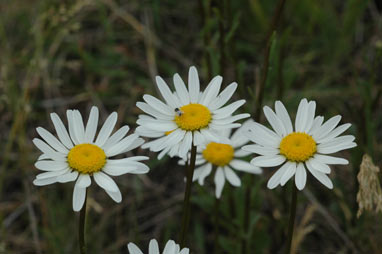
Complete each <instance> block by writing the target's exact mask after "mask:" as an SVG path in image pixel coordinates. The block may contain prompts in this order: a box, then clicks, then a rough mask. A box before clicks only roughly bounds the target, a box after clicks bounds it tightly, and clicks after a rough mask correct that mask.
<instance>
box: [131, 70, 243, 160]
mask: <svg viewBox="0 0 382 254" xmlns="http://www.w3.org/2000/svg"><path fill="white" fill-rule="evenodd" d="M222 80H223V79H222V77H221V76H216V77H214V78H213V79H212V80H211V82H210V83H209V84H208V86H207V88H206V89H205V90H204V92H201V91H200V84H199V76H198V72H197V70H196V68H195V67H191V68H190V70H189V73H188V90H187V89H186V86H185V84H184V82H183V80H182V79H181V78H180V76H179V75H178V74H175V75H174V85H175V92H172V91H171V90H170V89H169V87H168V86H167V84H166V83H165V81H164V80H163V79H162V78H161V77H159V76H157V77H156V83H157V86H158V89H159V91H160V93H161V95H162V96H163V98H164V100H165V102H162V101H161V100H158V99H157V98H155V97H153V96H151V95H147V94H146V95H144V96H143V100H144V101H145V102H138V103H137V107H138V108H140V109H141V110H142V111H143V112H145V113H146V114H148V115H140V116H139V119H138V121H137V124H138V125H140V126H139V127H138V128H137V133H139V134H140V135H141V136H143V137H148V138H154V139H155V140H153V141H151V142H148V143H146V144H144V145H143V146H142V148H150V150H152V151H154V152H159V151H162V152H161V153H160V154H159V158H161V157H163V156H164V155H165V154H167V153H169V154H170V155H178V156H180V157H184V156H186V155H187V152H188V151H189V150H190V148H191V145H192V144H194V145H196V146H197V145H200V144H203V143H205V142H207V141H215V142H219V141H220V138H219V136H218V135H217V134H216V132H217V131H220V130H222V129H229V128H236V127H240V124H239V123H235V121H237V120H239V119H243V118H247V117H249V114H239V115H235V116H232V113H233V112H234V111H236V110H237V109H238V108H239V107H240V106H242V105H243V104H244V103H245V100H239V101H236V102H234V103H231V104H229V105H227V106H224V105H225V104H226V103H227V102H228V100H229V99H230V98H231V96H232V95H233V93H234V92H235V90H236V88H237V83H232V84H230V85H229V86H227V87H226V88H225V89H224V90H223V91H222V92H221V93H220V94H219V91H220V86H221V83H222ZM223 106H224V107H223Z"/></svg>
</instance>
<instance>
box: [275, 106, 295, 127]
mask: <svg viewBox="0 0 382 254" xmlns="http://www.w3.org/2000/svg"><path fill="white" fill-rule="evenodd" d="M275 109H276V115H277V116H278V117H279V119H280V120H281V121H282V122H283V124H284V128H285V130H286V132H287V133H292V132H293V126H292V121H291V120H290V116H289V114H288V111H287V110H286V108H285V107H284V104H282V102H281V101H276V103H275Z"/></svg>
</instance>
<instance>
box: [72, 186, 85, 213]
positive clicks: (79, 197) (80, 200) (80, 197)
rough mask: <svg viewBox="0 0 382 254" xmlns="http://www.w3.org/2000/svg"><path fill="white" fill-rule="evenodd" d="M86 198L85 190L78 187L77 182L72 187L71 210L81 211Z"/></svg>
mask: <svg viewBox="0 0 382 254" xmlns="http://www.w3.org/2000/svg"><path fill="white" fill-rule="evenodd" d="M85 197H86V188H81V187H78V180H77V183H76V184H75V185H74V190H73V210H74V211H75V212H78V211H80V210H81V209H82V206H83V205H84V202H85Z"/></svg>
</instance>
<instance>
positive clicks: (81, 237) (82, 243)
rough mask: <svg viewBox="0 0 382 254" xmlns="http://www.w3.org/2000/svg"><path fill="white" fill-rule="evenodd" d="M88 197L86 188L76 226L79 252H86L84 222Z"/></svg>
mask: <svg viewBox="0 0 382 254" xmlns="http://www.w3.org/2000/svg"><path fill="white" fill-rule="evenodd" d="M87 199H88V190H87V189H86V193H85V202H84V206H83V207H82V209H81V211H80V223H79V227H78V237H79V238H78V242H79V245H80V254H86V243H85V222H86V203H87Z"/></svg>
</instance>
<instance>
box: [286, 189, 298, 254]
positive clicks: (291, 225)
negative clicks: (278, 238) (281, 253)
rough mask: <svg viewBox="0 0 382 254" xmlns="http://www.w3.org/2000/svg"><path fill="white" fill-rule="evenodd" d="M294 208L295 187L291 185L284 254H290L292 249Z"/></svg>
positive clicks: (295, 205) (295, 203)
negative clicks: (286, 240)
mask: <svg viewBox="0 0 382 254" xmlns="http://www.w3.org/2000/svg"><path fill="white" fill-rule="evenodd" d="M296 208H297V187H296V185H295V183H293V190H292V201H291V205H290V214H289V225H288V242H287V247H286V249H285V253H286V254H290V251H291V247H292V239H293V230H294V221H295V219H296Z"/></svg>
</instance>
